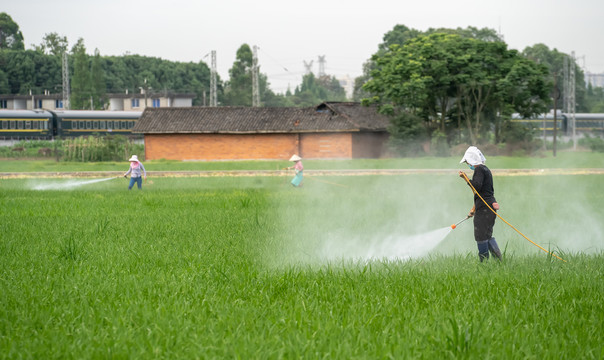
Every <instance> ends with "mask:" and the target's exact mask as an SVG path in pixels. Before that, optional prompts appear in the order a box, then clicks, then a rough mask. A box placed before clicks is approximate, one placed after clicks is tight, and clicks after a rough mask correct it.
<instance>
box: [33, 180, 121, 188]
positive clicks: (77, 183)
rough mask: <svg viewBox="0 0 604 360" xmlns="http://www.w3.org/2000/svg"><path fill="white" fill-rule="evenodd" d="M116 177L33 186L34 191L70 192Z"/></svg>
mask: <svg viewBox="0 0 604 360" xmlns="http://www.w3.org/2000/svg"><path fill="white" fill-rule="evenodd" d="M113 179H116V178H115V177H110V178H104V179H91V180H68V181H66V182H50V183H41V184H35V185H33V186H32V189H34V190H70V189H73V188H75V187H78V186H82V185H88V184H95V183H99V182H103V181H108V180H113Z"/></svg>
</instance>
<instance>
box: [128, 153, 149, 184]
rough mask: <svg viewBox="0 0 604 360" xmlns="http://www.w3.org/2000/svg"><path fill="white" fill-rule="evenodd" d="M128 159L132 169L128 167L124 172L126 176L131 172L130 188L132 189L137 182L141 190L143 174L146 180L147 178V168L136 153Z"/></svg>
mask: <svg viewBox="0 0 604 360" xmlns="http://www.w3.org/2000/svg"><path fill="white" fill-rule="evenodd" d="M128 161H130V169H128V171H127V172H126V173H125V174H124V177H127V176H128V174H131V175H130V184H129V185H128V190H132V187H133V186H134V184H135V183H136V184H137V186H138V189H139V190H140V189H142V188H143V178H142V176H144V177H145V181H146V180H147V171H146V170H145V167H144V166H143V163H142V162H140V161H138V157H137V156H136V155H132V157H131V158H130V160H128ZM141 175H142V176H141Z"/></svg>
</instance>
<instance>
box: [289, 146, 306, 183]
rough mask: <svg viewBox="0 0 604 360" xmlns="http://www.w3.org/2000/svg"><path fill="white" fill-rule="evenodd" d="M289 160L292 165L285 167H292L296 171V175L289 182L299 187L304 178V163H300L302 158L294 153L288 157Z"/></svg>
mask: <svg viewBox="0 0 604 360" xmlns="http://www.w3.org/2000/svg"><path fill="white" fill-rule="evenodd" d="M289 161H293V162H294V165H293V166H289V167H286V169H287V170H291V169H294V171H295V172H296V176H294V178H293V179H292V181H291V183H292V185H293V186H295V187H300V186H302V180H303V178H304V165H302V158H301V157H299V156H298V155H295V154H294V155H293V156H292V157H291V158H290V159H289Z"/></svg>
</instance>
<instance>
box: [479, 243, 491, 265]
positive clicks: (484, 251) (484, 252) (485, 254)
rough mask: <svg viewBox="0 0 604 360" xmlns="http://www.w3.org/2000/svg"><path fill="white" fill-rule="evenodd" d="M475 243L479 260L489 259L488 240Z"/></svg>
mask: <svg viewBox="0 0 604 360" xmlns="http://www.w3.org/2000/svg"><path fill="white" fill-rule="evenodd" d="M476 245H478V258H479V259H480V262H483V261H485V260H489V240H484V241H477V242H476Z"/></svg>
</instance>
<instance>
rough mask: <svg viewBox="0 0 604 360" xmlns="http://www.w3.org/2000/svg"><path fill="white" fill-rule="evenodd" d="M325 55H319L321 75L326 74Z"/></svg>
mask: <svg viewBox="0 0 604 360" xmlns="http://www.w3.org/2000/svg"><path fill="white" fill-rule="evenodd" d="M325 62H326V61H325V55H323V56H320V55H319V77H322V76H325Z"/></svg>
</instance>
